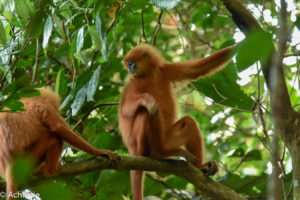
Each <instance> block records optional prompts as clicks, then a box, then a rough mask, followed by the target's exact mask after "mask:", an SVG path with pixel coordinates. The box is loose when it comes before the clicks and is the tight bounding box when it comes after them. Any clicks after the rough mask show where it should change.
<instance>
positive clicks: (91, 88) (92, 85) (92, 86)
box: [87, 66, 101, 101]
mask: <svg viewBox="0 0 300 200" xmlns="http://www.w3.org/2000/svg"><path fill="white" fill-rule="evenodd" d="M100 71H101V66H99V67H98V68H97V69H96V70H95V72H94V74H93V76H92V78H91V80H90V81H89V85H88V90H87V101H94V94H95V92H96V90H97V86H98V83H99V78H100Z"/></svg>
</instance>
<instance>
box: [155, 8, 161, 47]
mask: <svg viewBox="0 0 300 200" xmlns="http://www.w3.org/2000/svg"><path fill="white" fill-rule="evenodd" d="M162 14H163V10H161V11H160V13H159V15H158V18H157V24H156V26H155V29H154V33H153V36H152V45H153V46H155V43H156V38H157V34H158V32H159V30H160V29H161V21H160V20H161V17H162Z"/></svg>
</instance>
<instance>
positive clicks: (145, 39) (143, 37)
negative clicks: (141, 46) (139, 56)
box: [139, 4, 147, 43]
mask: <svg viewBox="0 0 300 200" xmlns="http://www.w3.org/2000/svg"><path fill="white" fill-rule="evenodd" d="M141 18H142V35H141V36H140V41H139V43H141V42H142V39H144V42H146V43H147V38H146V33H145V24H144V4H143V7H142V12H141Z"/></svg>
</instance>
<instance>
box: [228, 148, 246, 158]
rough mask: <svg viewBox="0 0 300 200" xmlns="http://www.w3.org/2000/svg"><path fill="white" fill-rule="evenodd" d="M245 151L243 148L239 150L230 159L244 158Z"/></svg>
mask: <svg viewBox="0 0 300 200" xmlns="http://www.w3.org/2000/svg"><path fill="white" fill-rule="evenodd" d="M244 155H245V151H244V149H243V148H237V149H236V150H235V151H234V152H233V154H231V155H230V156H229V157H244Z"/></svg>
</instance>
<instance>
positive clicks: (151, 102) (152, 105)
mask: <svg viewBox="0 0 300 200" xmlns="http://www.w3.org/2000/svg"><path fill="white" fill-rule="evenodd" d="M141 105H142V106H144V107H145V108H147V110H148V112H149V113H150V115H154V114H157V113H158V105H157V103H156V100H155V99H154V97H153V96H152V95H150V94H148V93H145V94H144V98H143V99H142V101H141Z"/></svg>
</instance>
